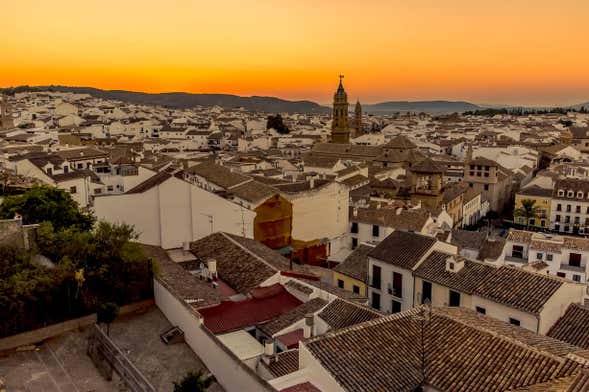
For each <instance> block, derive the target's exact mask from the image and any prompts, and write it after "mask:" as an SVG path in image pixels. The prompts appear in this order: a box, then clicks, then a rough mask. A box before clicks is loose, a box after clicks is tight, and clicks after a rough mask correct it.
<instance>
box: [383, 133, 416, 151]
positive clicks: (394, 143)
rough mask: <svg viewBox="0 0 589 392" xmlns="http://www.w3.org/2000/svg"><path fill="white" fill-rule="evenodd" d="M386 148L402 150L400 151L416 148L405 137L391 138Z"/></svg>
mask: <svg viewBox="0 0 589 392" xmlns="http://www.w3.org/2000/svg"><path fill="white" fill-rule="evenodd" d="M386 147H388V148H402V149H411V148H416V147H417V146H416V145H415V143H413V142H412V141H411V140H409V138H408V137H407V136H403V135H399V136H395V137H394V138H392V139H391V140H390V141H389V142H388V143H387V144H386Z"/></svg>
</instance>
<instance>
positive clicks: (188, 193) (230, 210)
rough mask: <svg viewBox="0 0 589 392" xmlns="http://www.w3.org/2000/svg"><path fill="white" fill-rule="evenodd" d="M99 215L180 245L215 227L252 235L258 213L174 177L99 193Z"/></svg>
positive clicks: (160, 242)
mask: <svg viewBox="0 0 589 392" xmlns="http://www.w3.org/2000/svg"><path fill="white" fill-rule="evenodd" d="M94 210H95V212H96V216H97V217H98V219H103V220H106V221H108V222H113V223H127V224H130V225H133V226H135V230H136V231H137V232H138V233H139V241H140V242H143V243H146V244H149V245H156V246H161V247H162V248H164V249H171V248H180V247H182V246H183V243H184V242H190V241H195V240H197V239H199V238H202V237H205V236H207V235H209V234H211V233H214V232H216V231H225V232H227V233H230V234H236V235H240V236H245V237H248V238H253V221H254V218H255V213H254V212H253V211H250V210H248V209H246V208H243V207H241V206H239V205H237V204H235V203H232V202H230V201H228V200H226V199H223V198H221V197H219V196H217V195H215V194H213V193H210V192H207V191H205V190H203V189H200V188H198V187H196V186H194V185H191V184H189V183H187V182H185V181H182V180H179V179H177V178H175V177H171V178H169V179H168V180H166V181H165V182H163V183H162V184H160V185H158V186H155V187H153V188H151V189H149V190H147V191H145V192H143V193H133V194H122V195H108V196H99V197H96V198H95V200H94Z"/></svg>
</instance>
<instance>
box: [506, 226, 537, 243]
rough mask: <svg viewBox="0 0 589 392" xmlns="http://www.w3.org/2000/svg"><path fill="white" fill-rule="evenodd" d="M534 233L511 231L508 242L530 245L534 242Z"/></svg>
mask: <svg viewBox="0 0 589 392" xmlns="http://www.w3.org/2000/svg"><path fill="white" fill-rule="evenodd" d="M533 234H534V233H532V232H531V231H524V230H514V229H511V230H509V234H507V241H512V242H523V243H526V244H529V243H530V242H532V235H533Z"/></svg>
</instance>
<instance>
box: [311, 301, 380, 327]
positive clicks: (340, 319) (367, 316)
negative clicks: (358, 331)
mask: <svg viewBox="0 0 589 392" xmlns="http://www.w3.org/2000/svg"><path fill="white" fill-rule="evenodd" d="M318 316H319V317H320V318H321V319H322V320H323V321H325V322H326V323H327V325H329V327H330V328H331V329H339V328H345V327H349V326H351V325H355V324H359V323H363V322H364V321H368V320H373V319H375V318H379V317H381V316H382V314H380V313H379V312H377V311H376V310H374V309H372V308H369V307H367V306H363V305H359V304H355V303H352V302H348V301H345V300H342V299H336V300H334V301H332V302H331V303H330V304H329V305H327V306H326V307H325V308H324V309H323V310H322V311H321V312H320V313H319V315H318Z"/></svg>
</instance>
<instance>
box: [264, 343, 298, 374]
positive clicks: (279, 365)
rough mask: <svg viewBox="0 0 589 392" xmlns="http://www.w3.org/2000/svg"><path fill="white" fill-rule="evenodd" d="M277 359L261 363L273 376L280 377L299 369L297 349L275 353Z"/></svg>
mask: <svg viewBox="0 0 589 392" xmlns="http://www.w3.org/2000/svg"><path fill="white" fill-rule="evenodd" d="M276 359H277V360H276V361H274V362H272V363H270V364H266V363H264V362H263V361H261V362H260V363H262V364H263V365H264V366H265V367H266V368H267V369H268V371H270V373H271V374H272V375H273V376H274V377H282V376H285V375H287V374H290V373H293V372H296V371H297V370H299V350H298V349H297V350H288V351H283V352H281V353H279V354H278V355H277V358H276Z"/></svg>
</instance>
